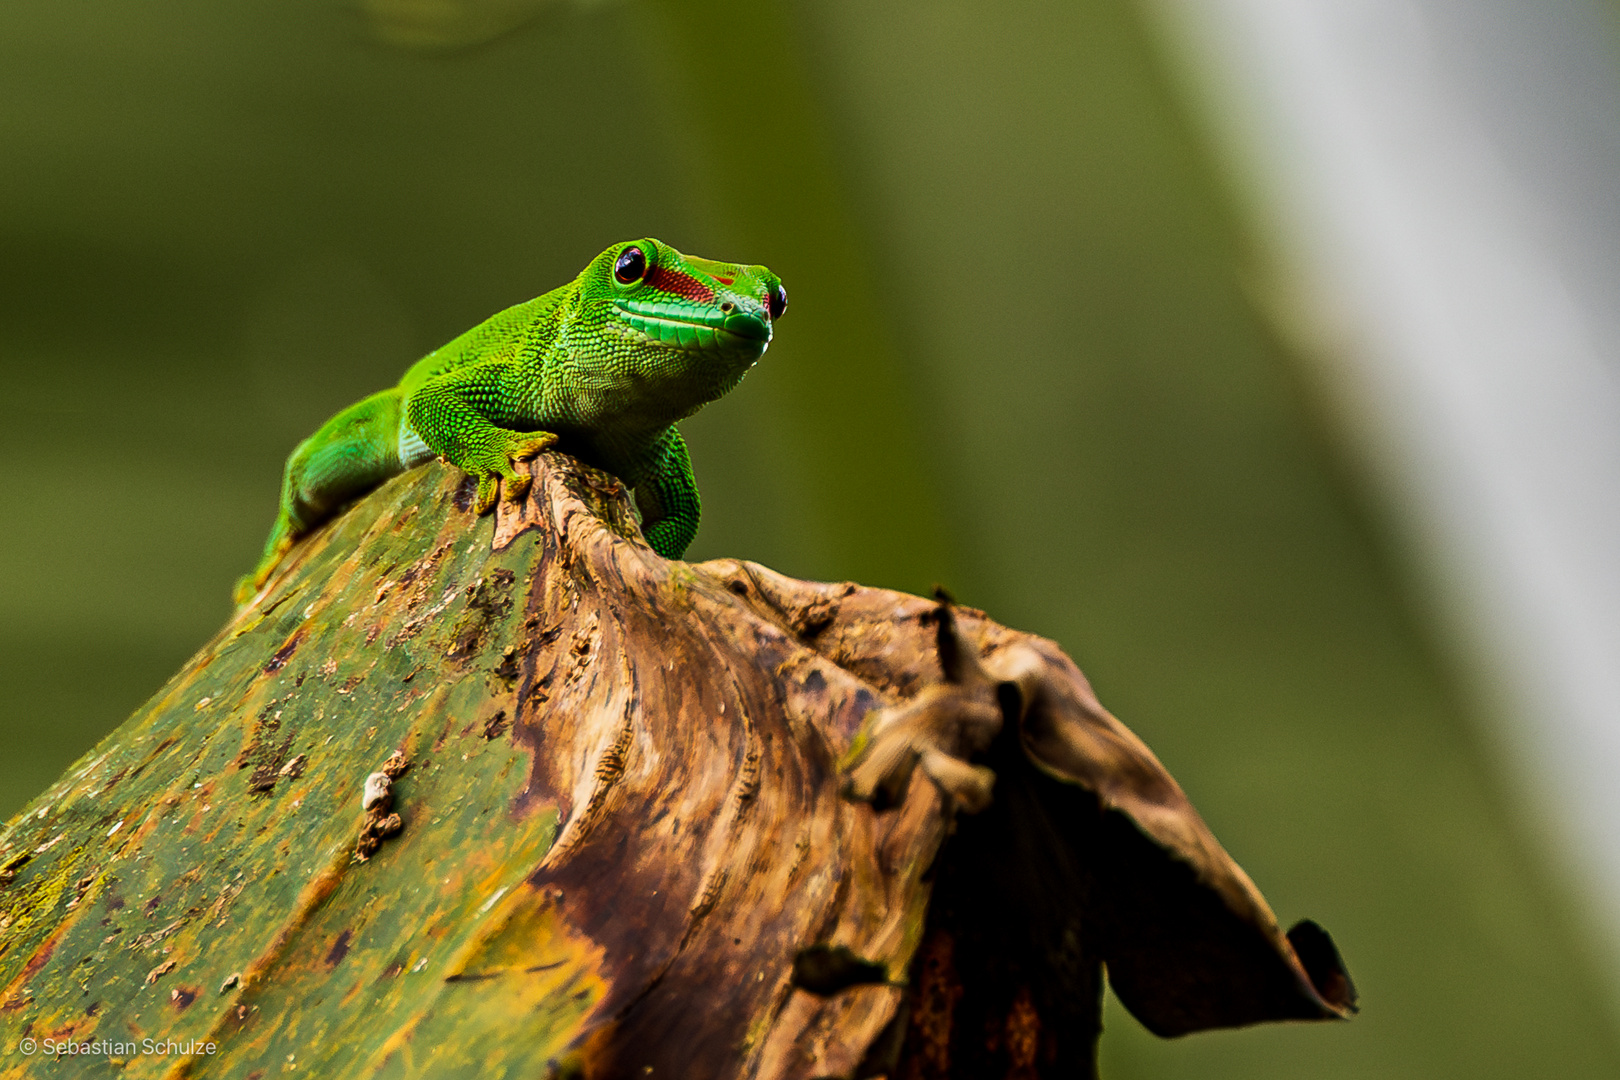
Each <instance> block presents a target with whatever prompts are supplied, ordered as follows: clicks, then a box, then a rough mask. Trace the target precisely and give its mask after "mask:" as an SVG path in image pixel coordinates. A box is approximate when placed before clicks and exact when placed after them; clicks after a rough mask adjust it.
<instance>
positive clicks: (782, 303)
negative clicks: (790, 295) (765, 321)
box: [765, 285, 787, 319]
mask: <svg viewBox="0 0 1620 1080" xmlns="http://www.w3.org/2000/svg"><path fill="white" fill-rule="evenodd" d="M765 302H766V303H767V304H768V305H769V306H770V309H771V318H772V319H780V318H781V317H782V312H784V311H786V310H787V290H786V289H784V288H782V286H780V285H778V286H777V287H776V288H774V289H772V290H771V291H770V295H768V296H767V297H766V298H765Z"/></svg>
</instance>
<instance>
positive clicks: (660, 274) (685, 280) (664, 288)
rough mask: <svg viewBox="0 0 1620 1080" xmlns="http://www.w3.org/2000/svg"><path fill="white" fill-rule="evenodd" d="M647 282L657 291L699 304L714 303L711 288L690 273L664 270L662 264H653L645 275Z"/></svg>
mask: <svg viewBox="0 0 1620 1080" xmlns="http://www.w3.org/2000/svg"><path fill="white" fill-rule="evenodd" d="M647 284H648V285H650V286H651V287H652V288H654V289H657V290H658V291H659V292H667V293H673V294H674V295H676V296H683V297H685V298H686V299H688V300H693V301H696V302H697V303H699V304H712V303H714V290H713V289H711V288H709V287H708V286H707V285H705V284H703V282H701V281H699V280H698V279H697V278H695V277H693V276H692V275H691V274H683V273H681V272H680V271H679V270H666V269H664V268H663V267H662V266H655V267H653V270H652V273H650V274H648V275H647Z"/></svg>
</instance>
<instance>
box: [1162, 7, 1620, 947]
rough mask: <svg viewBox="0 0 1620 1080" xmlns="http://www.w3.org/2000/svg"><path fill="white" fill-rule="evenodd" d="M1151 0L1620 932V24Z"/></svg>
mask: <svg viewBox="0 0 1620 1080" xmlns="http://www.w3.org/2000/svg"><path fill="white" fill-rule="evenodd" d="M1152 3H1153V5H1154V8H1155V10H1156V11H1157V12H1158V14H1159V15H1160V16H1161V19H1160V22H1161V24H1162V26H1163V28H1164V29H1165V31H1166V38H1167V40H1168V41H1169V43H1170V44H1171V45H1172V47H1173V49H1174V51H1175V52H1176V54H1177V55H1178V56H1179V58H1180V59H1181V60H1182V61H1183V62H1184V64H1183V66H1184V74H1187V75H1189V76H1190V77H1191V78H1192V90H1193V95H1192V96H1193V98H1194V99H1195V100H1199V101H1203V102H1205V103H1207V104H1208V105H1209V114H1208V116H1207V119H1209V120H1210V121H1211V122H1212V125H1213V130H1214V132H1215V133H1216V136H1217V139H1218V141H1219V142H1220V143H1221V149H1222V150H1223V151H1224V152H1226V153H1227V154H1228V157H1229V160H1230V162H1231V163H1232V164H1233V165H1234V166H1235V168H1236V170H1237V173H1238V176H1239V186H1240V188H1242V189H1243V194H1245V195H1246V196H1248V197H1252V198H1253V199H1254V200H1255V202H1254V204H1253V207H1252V209H1253V211H1254V215H1253V216H1254V218H1255V223H1256V224H1257V225H1258V226H1259V227H1260V229H1261V231H1262V233H1264V234H1267V236H1268V239H1269V241H1270V244H1271V250H1270V251H1268V255H1270V256H1272V257H1273V258H1274V259H1275V262H1276V267H1277V268H1278V271H1279V279H1280V281H1281V283H1282V285H1283V287H1284V289H1285V291H1286V294H1287V298H1288V301H1289V303H1290V305H1291V306H1292V307H1293V308H1294V310H1295V312H1296V314H1298V313H1303V315H1304V318H1305V321H1306V323H1307V324H1308V325H1309V327H1310V333H1312V335H1313V336H1314V340H1315V344H1316V346H1317V347H1316V348H1314V349H1312V350H1309V351H1311V352H1313V353H1314V354H1315V357H1316V358H1317V359H1319V360H1321V361H1323V363H1324V370H1325V371H1326V373H1327V375H1328V377H1329V378H1330V379H1331V380H1332V383H1333V385H1334V389H1335V390H1336V391H1337V392H1338V395H1339V399H1340V401H1341V402H1342V403H1343V404H1344V405H1345V408H1346V415H1347V416H1348V418H1349V420H1350V424H1351V427H1352V430H1353V431H1354V432H1355V433H1356V434H1358V435H1360V436H1361V437H1362V443H1363V444H1364V449H1365V451H1366V452H1367V454H1368V456H1369V458H1370V460H1371V462H1372V464H1373V467H1374V469H1375V471H1376V473H1377V475H1378V476H1379V478H1380V479H1381V480H1382V481H1383V483H1384V484H1385V486H1386V487H1387V488H1388V490H1389V491H1390V492H1391V493H1392V494H1393V497H1394V498H1395V500H1396V506H1395V509H1396V510H1397V511H1398V512H1399V514H1400V516H1401V517H1402V518H1403V519H1404V520H1405V521H1406V522H1407V524H1408V525H1409V526H1410V534H1409V537H1408V539H1410V540H1413V541H1415V545H1416V548H1417V551H1418V553H1419V555H1420V557H1421V558H1422V559H1423V560H1424V562H1425V563H1426V567H1425V569H1427V570H1429V571H1431V573H1432V579H1433V580H1434V582H1435V583H1436V585H1437V595H1438V596H1439V597H1440V599H1441V601H1442V610H1443V611H1444V612H1445V614H1446V615H1447V616H1449V617H1450V620H1451V628H1452V629H1453V630H1454V631H1456V632H1457V636H1458V637H1459V639H1460V640H1461V641H1462V642H1463V643H1464V646H1465V651H1466V653H1467V658H1468V660H1469V661H1470V662H1471V663H1472V665H1474V667H1473V671H1472V672H1471V674H1474V675H1476V676H1478V678H1477V683H1478V685H1479V687H1480V688H1481V689H1483V690H1484V691H1485V692H1486V693H1487V694H1489V695H1492V696H1493V699H1494V700H1493V707H1494V709H1495V711H1498V712H1499V713H1500V714H1501V715H1502V716H1503V717H1504V718H1505V719H1506V721H1507V723H1506V724H1505V725H1504V727H1505V729H1506V734H1507V738H1506V740H1505V741H1504V743H1503V745H1504V746H1506V747H1507V749H1508V752H1509V753H1511V754H1513V755H1515V756H1516V757H1517V758H1518V761H1517V762H1516V764H1518V765H1520V766H1522V767H1521V769H1520V775H1519V776H1518V777H1517V779H1518V780H1519V781H1520V782H1521V783H1523V784H1524V786H1525V787H1526V788H1527V789H1528V790H1531V791H1534V792H1535V794H1536V797H1537V799H1538V801H1539V803H1540V805H1539V809H1540V810H1542V811H1543V812H1547V813H1550V815H1551V816H1552V817H1553V818H1554V820H1556V821H1557V822H1558V823H1559V825H1560V826H1561V829H1560V831H1561V832H1562V833H1563V834H1564V835H1565V837H1566V838H1567V839H1568V840H1569V844H1568V848H1569V851H1568V854H1569V855H1571V856H1573V857H1574V859H1575V860H1576V862H1577V863H1578V865H1579V866H1580V867H1581V868H1582V869H1583V870H1584V873H1585V876H1586V878H1587V881H1586V884H1587V885H1588V886H1589V887H1590V888H1591V889H1592V890H1593V893H1594V897H1595V901H1596V904H1597V906H1598V907H1599V909H1600V911H1601V913H1602V917H1603V918H1604V919H1606V921H1607V922H1608V924H1609V929H1610V930H1611V931H1612V932H1613V935H1614V938H1615V940H1617V941H1620V58H1617V55H1616V48H1615V42H1616V40H1617V35H1620V31H1617V28H1616V27H1615V26H1613V25H1611V23H1610V22H1609V21H1608V17H1607V16H1608V12H1607V11H1606V10H1605V9H1603V8H1601V7H1598V6H1596V5H1595V4H1594V3H1589V2H1582V0H1534V2H1514V3H1509V2H1505V0H1152Z"/></svg>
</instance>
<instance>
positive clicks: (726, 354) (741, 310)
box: [579, 238, 787, 408]
mask: <svg viewBox="0 0 1620 1080" xmlns="http://www.w3.org/2000/svg"><path fill="white" fill-rule="evenodd" d="M581 276H582V281H581V286H582V288H581V289H580V294H579V295H580V300H581V310H580V316H581V318H582V322H583V323H584V324H586V325H589V326H592V327H595V328H597V329H598V330H599V331H600V332H601V333H602V334H604V335H605V336H607V337H609V338H611V339H613V342H614V348H613V349H612V353H613V357H614V362H615V363H616V364H618V365H620V366H622V367H623V368H624V369H625V371H626V374H627V375H628V377H630V378H631V379H633V380H634V381H636V382H637V383H643V382H647V383H655V384H657V389H658V392H660V393H667V394H671V395H674V396H676V397H680V398H695V401H693V407H694V408H695V407H696V406H697V405H701V404H703V402H705V401H712V400H714V399H715V398H717V397H719V396H720V395H721V394H724V393H725V392H726V391H727V390H730V389H731V388H732V387H733V386H735V385H736V384H737V382H738V381H739V380H741V379H742V377H743V375H744V374H745V373H746V372H747V371H748V369H749V368H750V367H752V366H753V365H754V364H755V362H757V361H758V360H759V358H760V357H761V356H763V355H764V354H765V350H766V348H768V347H769V346H770V343H771V337H772V335H773V334H774V332H775V325H776V320H777V319H779V318H781V317H782V313H783V312H785V311H786V310H787V290H786V289H784V288H783V287H782V279H781V278H779V277H777V276H776V275H775V274H773V273H771V272H770V271H769V270H767V269H766V268H765V267H763V266H744V265H741V264H738V263H724V262H714V261H711V260H709V259H699V258H695V257H693V256H690V255H683V254H681V253H680V252H679V251H676V250H675V249H674V248H672V247H670V246H669V245H668V244H665V243H663V242H662V241H659V240H654V239H651V238H647V239H643V240H630V241H626V242H624V243H621V244H615V245H613V246H612V247H610V248H608V249H607V250H606V251H604V252H603V253H602V254H601V255H598V256H597V257H596V258H595V259H594V260H592V262H591V265H590V266H588V267H586V268H585V272H584V274H583V275H581Z"/></svg>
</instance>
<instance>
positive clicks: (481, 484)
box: [473, 473, 495, 516]
mask: <svg viewBox="0 0 1620 1080" xmlns="http://www.w3.org/2000/svg"><path fill="white" fill-rule="evenodd" d="M493 509H495V474H494V473H485V474H484V475H483V476H480V477H479V478H478V493H477V494H476V495H474V496H473V513H474V514H477V515H479V516H482V515H484V514H487V513H489V512H490V511H491V510H493Z"/></svg>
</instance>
